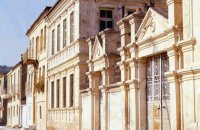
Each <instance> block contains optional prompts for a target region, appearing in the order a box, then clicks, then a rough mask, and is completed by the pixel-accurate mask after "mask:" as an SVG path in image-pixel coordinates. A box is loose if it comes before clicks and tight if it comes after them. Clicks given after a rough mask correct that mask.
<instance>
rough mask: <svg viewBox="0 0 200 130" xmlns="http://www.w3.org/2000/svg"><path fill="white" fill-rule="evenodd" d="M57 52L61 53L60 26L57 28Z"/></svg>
mask: <svg viewBox="0 0 200 130" xmlns="http://www.w3.org/2000/svg"><path fill="white" fill-rule="evenodd" d="M57 51H60V24H59V25H58V26H57Z"/></svg>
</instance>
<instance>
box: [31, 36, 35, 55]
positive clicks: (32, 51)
mask: <svg viewBox="0 0 200 130" xmlns="http://www.w3.org/2000/svg"><path fill="white" fill-rule="evenodd" d="M33 57H34V38H32V44H31V58H33Z"/></svg>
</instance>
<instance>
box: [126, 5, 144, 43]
mask: <svg viewBox="0 0 200 130" xmlns="http://www.w3.org/2000/svg"><path fill="white" fill-rule="evenodd" d="M144 16H145V13H144V12H142V10H141V9H140V8H139V9H137V11H136V12H135V13H133V14H132V15H130V16H128V17H127V20H128V21H129V23H130V27H131V43H133V42H135V41H136V32H137V30H138V29H139V27H140V24H141V23H142V20H143V18H144Z"/></svg>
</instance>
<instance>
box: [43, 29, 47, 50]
mask: <svg viewBox="0 0 200 130" xmlns="http://www.w3.org/2000/svg"><path fill="white" fill-rule="evenodd" d="M46 31H47V27H46V26H44V49H46Z"/></svg>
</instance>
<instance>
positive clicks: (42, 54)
mask: <svg viewBox="0 0 200 130" xmlns="http://www.w3.org/2000/svg"><path fill="white" fill-rule="evenodd" d="M50 9H51V7H46V8H45V9H44V10H43V11H42V13H41V14H40V16H39V17H38V18H37V19H36V20H35V21H34V23H33V24H32V25H31V27H30V28H29V29H28V30H27V33H26V35H27V36H28V39H29V45H28V49H27V51H26V52H25V53H24V55H23V62H24V64H27V82H26V99H27V100H26V105H25V106H24V113H25V115H24V126H23V127H25V128H29V129H35V128H37V129H38V130H45V129H46V100H47V99H46V98H47V97H46V85H47V81H46V75H47V73H46V70H47V44H46V43H47V38H46V37H47V21H46V19H45V17H46V15H47V14H48V12H49V10H50Z"/></svg>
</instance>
